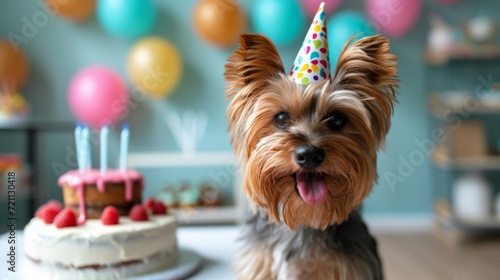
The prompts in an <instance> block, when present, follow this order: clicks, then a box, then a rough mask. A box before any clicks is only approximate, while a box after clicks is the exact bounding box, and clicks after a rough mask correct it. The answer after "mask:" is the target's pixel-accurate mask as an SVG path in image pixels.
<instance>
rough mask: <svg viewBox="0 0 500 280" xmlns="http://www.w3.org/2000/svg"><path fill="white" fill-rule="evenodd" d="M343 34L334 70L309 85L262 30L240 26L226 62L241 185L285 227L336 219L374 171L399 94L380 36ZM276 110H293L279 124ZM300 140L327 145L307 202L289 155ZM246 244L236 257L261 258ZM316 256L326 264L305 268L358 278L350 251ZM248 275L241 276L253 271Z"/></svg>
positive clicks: (318, 225) (366, 187)
mask: <svg viewBox="0 0 500 280" xmlns="http://www.w3.org/2000/svg"><path fill="white" fill-rule="evenodd" d="M349 43H350V42H349ZM349 43H348V44H346V46H345V47H344V49H343V51H342V53H341V55H340V58H339V60H338V64H337V68H336V69H335V72H334V76H333V78H332V80H331V81H329V80H328V81H322V82H316V83H312V84H310V85H308V86H302V85H298V84H296V83H295V82H294V81H293V80H292V79H291V78H290V77H288V76H287V75H286V74H285V71H284V67H283V63H282V61H281V59H280V56H279V54H278V51H277V50H276V47H275V46H274V45H273V44H272V42H271V41H270V40H269V39H268V38H266V37H264V36H261V35H242V37H241V40H240V47H239V48H238V49H237V50H236V51H235V53H234V54H233V55H232V56H231V57H229V59H228V64H227V65H226V71H225V73H224V77H225V79H226V81H227V83H228V85H227V88H226V97H227V99H228V100H230V104H229V106H228V109H227V118H228V129H229V133H230V137H231V141H232V143H233V146H234V150H235V152H236V155H237V158H238V159H239V161H240V163H241V165H242V168H243V184H242V187H243V191H244V192H245V193H246V194H247V196H248V198H249V199H250V201H251V202H253V204H254V205H256V206H257V208H258V209H259V210H260V211H264V212H266V213H267V214H268V215H269V219H270V221H272V222H276V223H281V222H283V223H284V224H286V225H287V226H288V227H289V228H290V229H292V230H293V229H297V228H300V227H311V228H315V229H321V230H324V229H326V228H327V227H329V226H331V225H333V224H336V223H337V224H339V223H342V222H343V221H345V220H346V219H347V217H348V216H349V214H350V213H351V212H352V211H353V210H354V209H355V208H356V207H358V206H359V205H360V204H361V202H362V201H363V199H364V198H365V197H366V196H367V195H368V194H369V193H370V191H371V189H372V186H373V185H374V184H375V182H376V179H377V174H376V171H377V151H378V149H379V148H380V147H381V145H382V144H383V142H384V138H385V136H386V134H387V132H388V130H389V127H390V124H391V119H390V118H391V116H392V113H393V103H394V102H395V101H396V98H395V89H396V88H397V83H398V80H397V78H396V75H397V63H396V57H395V56H394V55H393V54H391V53H390V48H389V42H388V40H387V39H385V38H384V37H381V36H371V37H365V38H362V39H360V40H358V41H356V42H354V43H352V44H351V45H349ZM283 111H284V112H288V113H289V114H290V115H291V116H292V120H291V123H290V125H289V127H288V128H287V129H286V130H282V129H279V128H278V127H276V125H275V124H274V121H273V119H274V116H275V115H276V114H277V113H279V112H283ZM332 111H340V112H342V113H343V114H345V115H346V116H347V118H348V123H347V125H346V126H345V127H343V128H342V129H341V130H340V131H332V130H330V129H329V128H328V127H327V125H326V121H325V119H326V118H327V116H328V115H329V114H330V113H331V112H332ZM300 145H314V146H316V147H321V148H322V149H323V150H324V153H325V159H324V161H323V162H322V163H321V165H320V166H318V167H317V168H315V170H314V172H317V173H320V174H322V175H323V176H325V178H326V181H327V186H328V195H327V199H326V200H325V201H323V202H322V203H319V204H308V203H306V202H304V201H303V200H302V198H301V197H300V196H299V195H298V194H297V193H296V189H295V179H294V176H293V175H294V174H296V173H297V172H299V171H302V169H301V167H300V166H299V165H298V164H297V163H296V161H295V160H294V156H293V155H294V150H295V148H296V147H298V146H300ZM250 254H255V256H245V257H244V258H243V259H242V260H240V262H241V261H243V260H246V261H251V262H252V263H253V264H259V265H260V266H264V267H267V265H268V263H269V260H268V258H269V256H267V257H266V256H264V255H266V254H263V253H262V252H259V251H258V250H253V251H251V252H250ZM258 258H262V259H261V260H257V259H258ZM332 261H334V262H335V263H337V264H339V265H338V267H339V268H338V269H333V268H331V266H332V264H331V262H332ZM259 262H261V263H259ZM249 265H250V264H249ZM323 265H324V266H325V268H324V269H318V270H316V271H315V273H317V274H314V275H312V276H311V277H307V278H308V279H332V278H335V279H337V278H339V279H358V278H359V279H364V278H363V277H362V276H360V277H357V276H359V275H361V274H356V273H361V272H359V271H357V268H359V267H358V264H356V261H355V260H352V259H348V258H345V257H344V258H341V257H339V255H335V254H333V255H329V256H328V258H326V259H325V261H324V263H323V262H319V263H318V266H323ZM250 266H251V267H254V268H256V267H257V266H253V265H250ZM255 273H264V272H255ZM266 273H267V272H266ZM297 273H298V274H299V276H300V275H302V273H305V270H304V269H300V268H299V269H298V271H297ZM320 274H321V275H320ZM341 274H342V275H348V276H345V277H340V275H341ZM259 275H260V274H259ZM265 275H266V277H267V276H270V275H269V274H265ZM356 275H357V276H356ZM253 276H255V278H248V279H259V277H257V276H258V275H257V274H256V275H253ZM316 276H317V277H316ZM320 276H321V277H320ZM337 276H339V277H337ZM269 278H275V276H273V277H269ZM299 278H300V277H299ZM262 279H264V278H262ZM300 279H306V278H300Z"/></svg>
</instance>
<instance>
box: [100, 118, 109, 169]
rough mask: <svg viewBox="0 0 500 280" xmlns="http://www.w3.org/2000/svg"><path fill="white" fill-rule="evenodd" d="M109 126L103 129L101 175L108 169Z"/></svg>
mask: <svg viewBox="0 0 500 280" xmlns="http://www.w3.org/2000/svg"><path fill="white" fill-rule="evenodd" d="M108 131H109V130H108V126H107V125H105V126H103V127H102V128H101V174H105V173H106V170H107V169H108Z"/></svg>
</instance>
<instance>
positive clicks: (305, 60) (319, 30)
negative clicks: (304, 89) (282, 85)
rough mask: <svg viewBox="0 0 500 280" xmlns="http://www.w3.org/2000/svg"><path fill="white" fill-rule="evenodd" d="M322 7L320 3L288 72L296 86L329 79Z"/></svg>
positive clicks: (322, 4) (323, 4) (328, 59)
mask: <svg viewBox="0 0 500 280" xmlns="http://www.w3.org/2000/svg"><path fill="white" fill-rule="evenodd" d="M324 6H325V3H324V2H322V3H321V5H320V6H319V9H318V12H317V13H316V15H315V16H314V19H313V22H312V24H311V27H310V28H309V31H308V32H307V35H306V38H305V39H304V43H302V47H301V48H300V51H299V53H298V54H297V58H295V62H294V63H293V66H292V70H291V71H290V77H292V78H293V79H294V80H295V82H296V83H297V84H301V85H308V84H310V83H312V82H317V81H322V80H326V79H330V78H331V76H330V62H329V61H330V58H329V56H328V40H327V38H326V21H325V10H324Z"/></svg>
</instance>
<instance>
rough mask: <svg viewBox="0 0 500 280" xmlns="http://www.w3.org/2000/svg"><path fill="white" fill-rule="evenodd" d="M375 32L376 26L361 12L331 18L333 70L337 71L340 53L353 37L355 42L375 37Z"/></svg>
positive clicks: (330, 40) (330, 49) (330, 37)
mask: <svg viewBox="0 0 500 280" xmlns="http://www.w3.org/2000/svg"><path fill="white" fill-rule="evenodd" d="M375 30H376V29H375V28H374V26H373V25H372V24H371V23H370V22H369V21H368V20H367V19H366V17H365V16H364V15H363V14H361V13H359V12H355V11H343V12H338V13H336V14H334V15H333V16H332V17H330V18H329V19H328V20H327V32H328V47H329V51H330V65H331V66H332V69H335V66H336V65H337V61H338V59H339V56H340V52H341V51H342V48H343V47H344V45H345V43H347V41H349V39H350V38H351V37H353V36H355V37H354V40H353V42H354V41H356V40H359V39H361V38H363V37H366V36H371V35H375Z"/></svg>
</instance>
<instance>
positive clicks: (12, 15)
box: [0, 0, 500, 213]
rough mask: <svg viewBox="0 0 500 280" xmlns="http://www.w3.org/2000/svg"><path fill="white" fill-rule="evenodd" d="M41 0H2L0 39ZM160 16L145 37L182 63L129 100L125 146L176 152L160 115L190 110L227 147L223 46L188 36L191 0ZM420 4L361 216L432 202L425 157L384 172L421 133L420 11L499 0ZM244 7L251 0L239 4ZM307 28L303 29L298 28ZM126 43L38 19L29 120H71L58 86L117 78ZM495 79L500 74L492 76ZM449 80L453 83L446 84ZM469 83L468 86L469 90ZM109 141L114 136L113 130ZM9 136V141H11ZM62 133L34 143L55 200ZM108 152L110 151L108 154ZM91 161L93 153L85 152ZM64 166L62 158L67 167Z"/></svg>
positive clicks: (157, 183)
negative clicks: (91, 74) (405, 172)
mask: <svg viewBox="0 0 500 280" xmlns="http://www.w3.org/2000/svg"><path fill="white" fill-rule="evenodd" d="M41 2H42V1H41V0H38V1H1V2H0V37H6V35H7V34H8V33H9V32H14V33H17V34H19V35H22V28H23V24H24V23H23V19H24V18H26V19H28V20H30V21H31V19H32V17H33V15H35V14H36V13H39V12H43V11H44V9H43V8H42V6H41V4H40V3H41ZM155 2H156V5H157V7H158V11H159V15H160V16H159V20H158V22H157V24H156V28H155V30H154V32H153V34H156V35H161V36H163V37H165V38H166V39H167V40H169V41H171V42H172V43H173V44H175V45H176V46H177V48H178V49H179V50H180V52H181V54H182V57H183V60H184V66H185V67H184V75H183V79H182V81H181V84H180V86H179V87H178V88H177V89H176V91H175V93H174V94H173V95H172V96H171V97H170V98H168V99H167V100H165V101H153V100H150V99H145V100H143V99H140V100H137V101H132V103H133V107H131V110H130V114H129V115H128V117H127V119H126V120H127V121H128V122H129V123H130V126H131V131H132V137H131V142H130V145H131V151H132V152H138V151H177V150H178V149H179V148H178V147H177V145H176V144H175V142H174V139H173V136H172V135H171V133H170V131H169V129H168V127H167V126H166V123H165V121H164V115H165V112H166V111H169V110H171V111H175V112H183V111H184V110H187V109H191V110H195V111H204V112H206V113H208V114H209V116H210V119H209V124H208V127H207V133H206V135H205V138H204V141H203V142H202V143H201V144H200V145H199V150H202V151H228V150H231V147H230V144H229V141H228V138H227V135H226V122H225V119H224V111H225V106H226V103H225V100H224V96H223V91H224V81H223V78H222V73H223V65H224V63H225V59H226V57H227V56H228V55H229V54H230V53H231V50H221V49H218V48H215V47H212V46H210V45H207V44H205V43H204V42H203V41H201V40H200V39H199V38H198V37H197V36H196V34H195V33H194V32H193V27H192V24H191V14H192V8H193V6H194V4H195V3H196V1H194V0H188V1H155ZM362 2H363V1H359V0H358V1H347V0H345V1H344V4H343V5H342V6H341V8H342V9H346V8H349V9H358V10H362ZM424 2H425V7H424V11H423V13H422V15H421V18H420V20H419V22H418V24H417V25H416V26H415V27H414V28H413V29H412V30H411V32H409V33H408V34H407V35H406V36H405V37H403V38H400V39H393V40H392V49H393V52H394V53H395V54H397V55H398V57H399V64H400V68H399V69H400V72H399V77H400V80H401V88H400V93H401V94H400V98H399V104H398V106H397V108H396V112H395V115H394V120H393V127H392V130H391V131H390V133H389V136H388V140H387V145H386V146H387V147H386V148H385V150H384V151H383V152H381V154H380V160H379V174H380V179H379V185H378V186H377V187H376V188H375V190H374V192H373V193H372V194H371V195H370V197H369V199H368V200H367V202H366V204H365V210H366V211H367V212H369V213H409V212H410V213H428V212H430V211H431V208H432V199H431V197H432V194H433V192H434V191H433V189H432V188H431V180H432V178H431V172H430V169H431V167H430V163H429V160H428V159H427V158H426V159H425V161H424V162H423V163H421V164H418V165H416V166H414V171H413V172H412V174H411V175H409V176H407V177H404V178H403V179H404V181H403V182H399V183H397V184H395V185H394V186H390V185H389V184H388V182H387V180H386V178H385V176H384V174H386V173H388V172H390V173H393V174H398V167H399V166H400V164H401V157H402V158H405V159H409V157H410V156H411V154H412V152H414V151H416V150H418V146H417V145H416V144H415V141H416V140H417V141H422V140H424V139H426V138H429V137H430V132H429V131H430V129H429V125H428V118H427V112H426V90H427V89H428V87H427V81H426V80H425V71H426V66H425V65H424V63H423V61H422V56H421V54H422V50H423V48H424V47H425V44H426V36H427V35H426V34H427V28H428V23H427V19H428V16H429V11H430V10H432V11H438V12H439V13H440V14H443V15H444V17H445V19H447V20H449V21H452V22H458V21H459V20H461V19H464V18H467V17H470V16H475V15H481V14H486V15H490V16H496V17H497V18H498V15H496V14H495V13H494V11H499V10H500V3H498V1H493V0H489V1H474V2H471V1H459V2H461V3H458V4H456V5H453V6H451V7H450V8H443V7H441V6H439V5H438V4H436V3H435V1H424ZM244 3H245V6H247V7H250V6H251V1H244ZM306 28H307V26H305V27H304V30H305V29H306ZM300 41H301V40H298V41H297V42H296V43H295V44H294V45H292V46H289V47H286V48H282V49H280V52H281V54H282V57H283V60H284V62H285V65H286V67H287V68H288V67H290V66H291V64H292V62H293V61H292V60H293V59H294V57H295V54H296V51H297V50H298V48H299V46H300V43H301V42H300ZM132 44H133V42H131V41H126V40H122V39H118V38H114V37H112V36H110V35H108V34H107V33H106V32H105V31H104V30H103V29H102V28H101V27H100V26H99V25H98V23H97V21H96V20H95V18H94V19H91V20H90V21H88V22H85V23H83V24H76V23H71V22H66V21H62V20H59V19H58V18H53V17H49V20H48V22H47V24H46V25H44V26H42V27H40V28H38V30H37V31H36V34H35V35H34V36H33V37H32V38H30V39H29V42H28V43H27V44H24V45H22V48H23V49H24V51H25V52H26V53H27V54H28V56H29V60H30V64H31V71H30V78H29V82H28V83H27V85H26V86H25V87H24V88H23V89H22V92H23V93H24V95H25V96H26V98H27V99H28V101H29V103H30V104H31V107H32V116H33V117H34V118H37V119H47V120H68V121H72V120H73V116H72V114H71V112H70V110H69V108H68V106H67V100H66V89H67V87H68V83H69V81H70V79H71V77H72V76H73V75H74V74H75V73H76V72H77V71H78V70H79V69H81V68H83V67H85V66H88V65H92V64H102V65H107V66H110V67H112V68H114V69H115V70H116V71H117V72H118V73H120V74H122V76H123V77H126V71H125V58H126V55H127V52H128V50H129V48H130V46H131V45H132ZM498 80H500V79H498ZM450 82H452V81H450ZM475 83H476V82H475V81H471V82H470V87H471V88H472V87H474V86H475ZM0 137H1V138H0V152H5V151H13V150H16V149H17V150H22V147H21V146H19V145H16V143H17V142H19V141H15V139H14V138H13V137H19V136H12V135H8V134H5V133H0ZM112 138H113V139H112V140H111V142H113V141H115V140H118V137H117V134H116V131H115V133H114V134H113V135H112ZM13 139H14V140H13ZM71 141H72V140H71V135H59V134H58V135H46V136H45V137H44V142H43V143H42V146H43V147H42V148H43V149H44V152H45V153H46V157H47V162H48V163H47V167H46V168H45V169H46V170H43V171H42V172H43V173H44V176H45V180H46V182H47V185H46V186H44V188H46V189H47V192H48V193H47V197H50V196H58V195H59V189H58V188H56V187H55V181H56V178H57V177H58V176H59V174H58V172H55V171H54V170H52V168H51V167H50V164H51V163H53V162H60V163H63V165H64V164H65V163H67V162H66V159H65V158H66V156H67V155H68V152H67V151H66V150H65V149H64V148H61V147H66V146H71V145H72V144H71ZM116 154H117V149H116V148H112V149H111V156H112V157H115V156H116ZM94 158H95V157H94ZM66 166H67V167H68V168H71V167H72V166H71V164H66ZM168 172H173V171H168V170H166V171H165V172H163V173H162V174H163V175H162V176H157V175H155V174H154V172H151V171H147V174H148V178H147V179H148V184H149V186H148V188H151V191H150V193H153V192H154V190H155V189H157V188H159V187H161V186H163V185H164V184H165V181H162V179H158V178H162V177H164V176H165V174H167V176H168V174H169V173H168Z"/></svg>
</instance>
